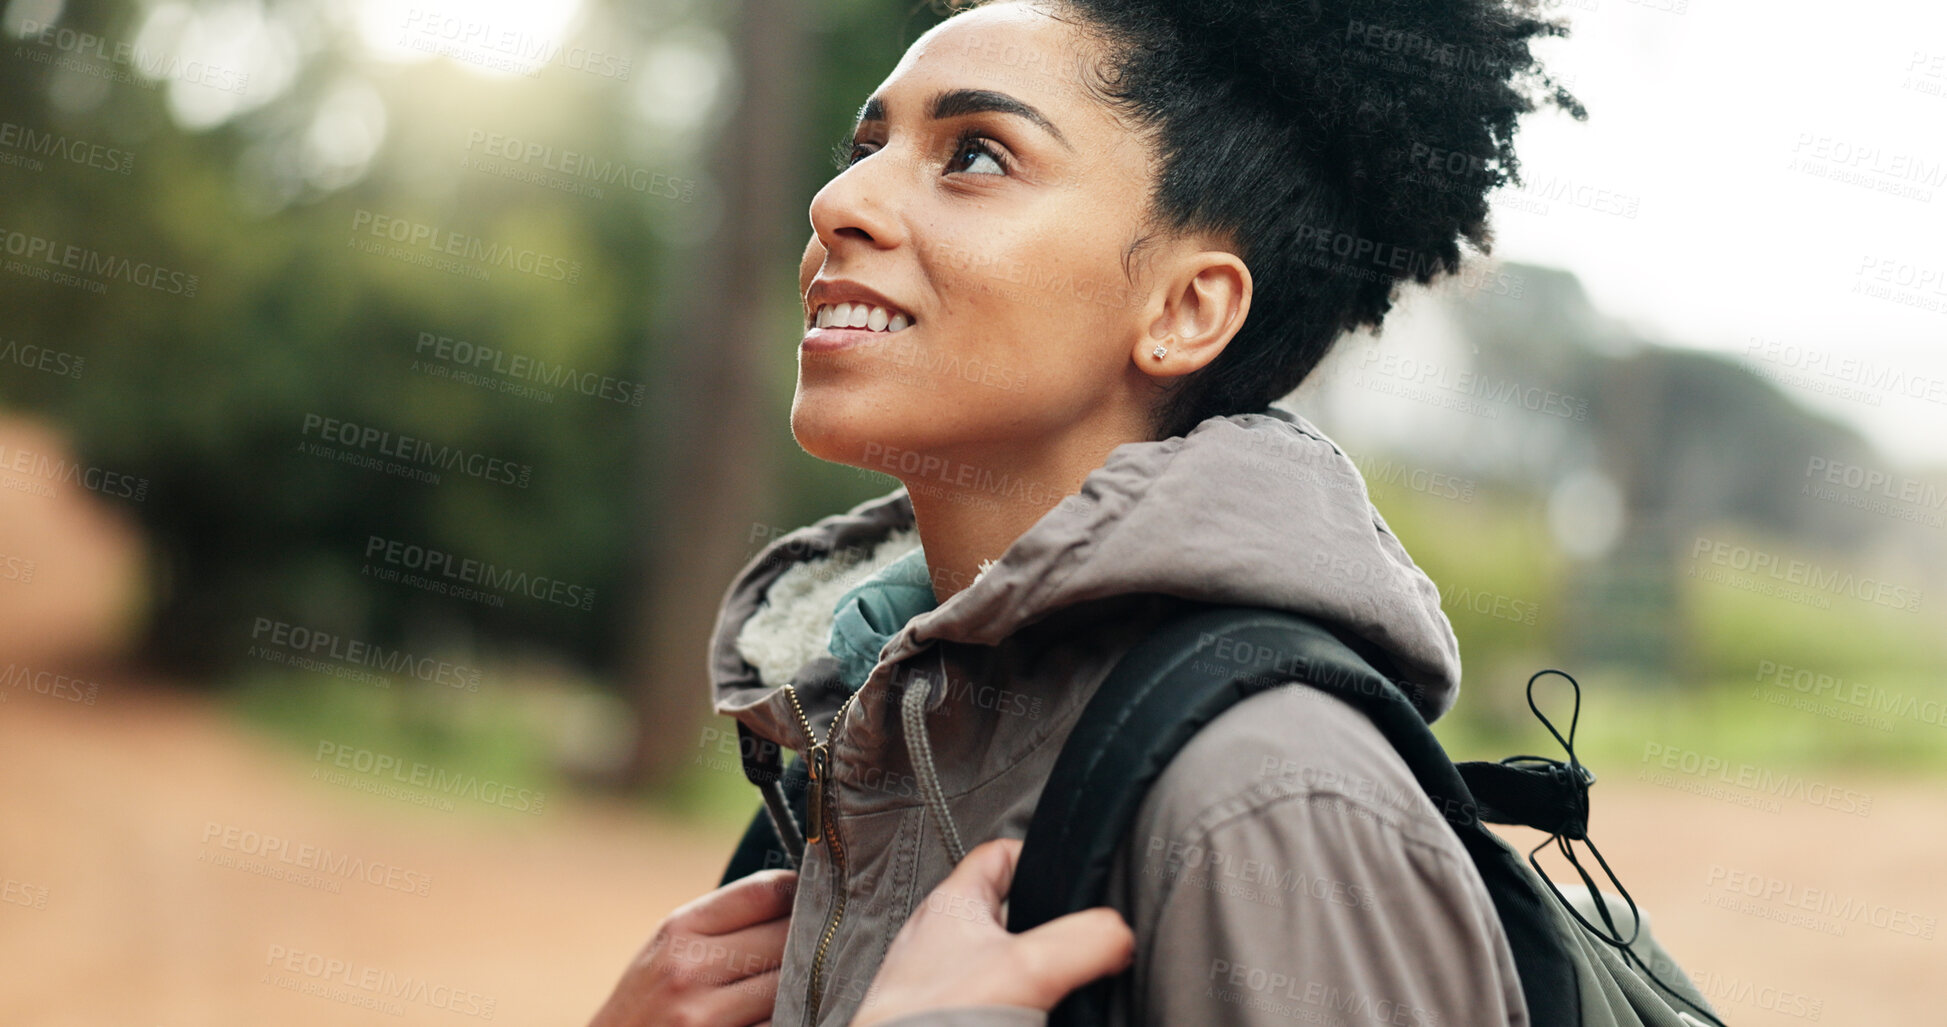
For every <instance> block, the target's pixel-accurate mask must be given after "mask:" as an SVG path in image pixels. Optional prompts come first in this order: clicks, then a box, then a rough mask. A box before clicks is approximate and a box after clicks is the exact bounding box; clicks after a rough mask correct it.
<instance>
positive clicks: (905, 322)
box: [811, 303, 913, 334]
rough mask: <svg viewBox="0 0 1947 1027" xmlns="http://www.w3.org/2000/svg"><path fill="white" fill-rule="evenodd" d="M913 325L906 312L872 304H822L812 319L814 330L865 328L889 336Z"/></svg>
mask: <svg viewBox="0 0 1947 1027" xmlns="http://www.w3.org/2000/svg"><path fill="white" fill-rule="evenodd" d="M912 323H913V319H912V318H911V317H908V316H907V315H906V313H905V312H904V311H901V310H892V309H889V308H887V307H881V306H875V305H873V304H870V303H825V304H820V305H819V307H818V310H817V313H815V314H814V315H813V316H812V319H811V327H813V328H863V329H865V330H866V331H869V332H885V333H887V334H891V333H893V332H901V331H905V330H906V328H907V327H909V326H911V325H912Z"/></svg>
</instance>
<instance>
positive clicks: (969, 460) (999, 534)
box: [899, 425, 1147, 604]
mask: <svg viewBox="0 0 1947 1027" xmlns="http://www.w3.org/2000/svg"><path fill="white" fill-rule="evenodd" d="M1145 438H1147V436H1146V435H1144V434H1143V433H1142V432H1141V431H1139V430H1135V429H1133V428H1125V429H1123V430H1118V431H1109V430H1102V429H1101V428H1099V427H1093V426H1088V425H1078V426H1076V430H1075V431H1072V432H1070V433H1068V434H1065V435H1062V436H1060V437H1057V438H1053V439H1050V440H1048V441H1046V442H1045V443H1042V444H1039V445H1037V446H1036V447H1035V448H1033V449H1032V450H1027V451H1024V450H1023V449H1021V448H1020V447H1015V448H1013V449H1010V450H1006V451H1002V450H999V449H996V448H993V447H965V448H960V447H956V448H955V449H954V450H953V451H952V452H951V453H943V452H934V453H931V454H929V456H930V457H933V458H934V459H932V460H931V461H930V463H929V464H928V471H927V472H926V473H922V474H914V475H905V474H902V475H899V479H900V481H901V482H903V483H904V484H905V486H906V491H907V494H908V496H909V497H910V498H911V500H912V504H913V521H914V524H915V526H916V527H917V528H918V529H919V539H920V545H921V546H922V547H923V548H924V549H925V550H926V564H927V571H928V573H929V574H930V575H931V576H932V581H933V594H934V596H935V597H936V598H937V599H938V600H939V601H940V602H941V603H942V604H944V603H945V602H946V601H947V600H948V599H949V598H951V597H953V596H954V595H956V594H958V593H960V592H961V591H963V590H965V589H966V587H967V586H968V585H971V584H973V579H974V576H975V575H976V574H978V573H979V572H980V565H981V563H982V562H984V561H987V560H998V559H1000V558H1001V554H1002V553H1004V552H1006V551H1007V547H1009V546H1011V545H1013V544H1014V540H1015V539H1017V538H1020V537H1021V535H1022V534H1023V533H1025V532H1026V531H1027V530H1028V529H1029V528H1031V527H1033V526H1034V524H1035V522H1037V521H1039V520H1040V519H1041V518H1042V517H1043V516H1044V515H1045V514H1047V512H1048V511H1049V510H1052V509H1054V507H1055V505H1056V504H1058V503H1060V502H1061V501H1062V500H1063V499H1064V498H1066V497H1068V496H1071V495H1074V494H1075V493H1077V492H1079V491H1081V487H1082V480H1083V479H1085V478H1087V477H1088V475H1089V472H1091V471H1093V470H1095V469H1096V468H1098V467H1100V466H1102V464H1103V463H1104V462H1105V461H1106V460H1107V459H1108V456H1109V452H1110V451H1111V450H1113V449H1115V447H1117V446H1119V445H1122V444H1123V443H1125V442H1136V441H1141V440H1143V439H1145Z"/></svg>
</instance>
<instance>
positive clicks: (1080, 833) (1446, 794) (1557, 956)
mask: <svg viewBox="0 0 1947 1027" xmlns="http://www.w3.org/2000/svg"><path fill="white" fill-rule="evenodd" d="M1221 640H1229V641H1230V642H1231V643H1232V646H1231V647H1230V649H1229V651H1230V652H1246V653H1257V654H1271V655H1273V656H1274V657H1275V659H1274V661H1273V662H1272V663H1271V665H1270V669H1269V670H1266V669H1265V668H1264V667H1263V666H1262V664H1263V662H1264V661H1262V660H1256V661H1253V662H1251V663H1249V664H1247V663H1242V662H1239V661H1237V660H1235V659H1223V658H1220V657H1218V656H1217V648H1216V647H1217V644H1218V642H1219V641H1221ZM1244 646H1249V647H1254V648H1248V649H1246V648H1241V647H1244ZM1293 682H1301V683H1303V684H1305V685H1308V686H1310V687H1312V688H1316V689H1318V690H1319V691H1322V692H1324V693H1326V694H1327V695H1331V696H1333V697H1335V698H1338V699H1340V700H1343V701H1344V702H1346V703H1348V704H1350V705H1351V706H1353V707H1355V708H1357V709H1358V710H1359V711H1360V712H1362V713H1364V714H1365V715H1366V716H1367V717H1368V718H1370V719H1371V720H1372V722H1373V725H1374V726H1375V727H1377V728H1378V729H1379V731H1380V733H1381V734H1383V735H1385V736H1386V738H1387V740H1388V741H1389V742H1391V743H1392V745H1393V747H1394V749H1395V750H1396V751H1398V752H1399V754H1400V757H1401V759H1403V760H1404V761H1405V763H1406V766H1407V768H1408V769H1409V770H1410V771H1411V772H1412V774H1413V776H1414V778H1415V780H1417V781H1418V782H1419V784H1420V786H1421V788H1422V789H1423V790H1424V791H1425V792H1426V793H1427V797H1428V798H1429V799H1431V800H1432V801H1433V804H1434V806H1435V808H1437V809H1439V810H1440V811H1441V813H1442V815H1443V816H1444V817H1445V818H1446V820H1447V822H1448V824H1450V825H1451V826H1452V827H1453V829H1454V832H1455V833H1456V834H1457V835H1458V836H1459V838H1460V841H1461V844H1462V845H1463V846H1464V847H1465V848H1466V849H1467V852H1468V854H1469V855H1470V856H1471V857H1472V858H1473V860H1474V865H1475V867H1476V868H1477V869H1478V870H1479V871H1480V874H1481V878H1482V880H1483V881H1484V882H1485V883H1486V885H1487V890H1488V894H1489V895H1490V896H1491V897H1492V898H1493V901H1494V905H1495V910H1496V912H1497V913H1498V914H1499V915H1500V920H1501V924H1502V928H1503V930H1504V932H1505V933H1506V935H1507V938H1508V942H1509V945H1510V947H1511V948H1512V949H1513V952H1514V959H1515V966H1516V969H1517V971H1518V972H1519V974H1520V977H1521V990H1522V993H1523V995H1524V997H1525V998H1526V1000H1527V1006H1528V1017H1529V1020H1530V1022H1532V1023H1536V1024H1573V1023H1576V1022H1579V1017H1580V1013H1579V1011H1580V1008H1581V1002H1580V996H1579V993H1578V990H1577V983H1576V977H1575V971H1574V967H1573V965H1572V963H1571V962H1570V954H1569V949H1568V944H1567V940H1566V939H1564V938H1563V937H1561V936H1560V935H1559V934H1558V933H1556V931H1555V929H1554V922H1553V920H1552V919H1551V917H1550V912H1549V908H1548V904H1549V903H1551V902H1553V901H1554V900H1553V899H1552V898H1550V897H1549V896H1548V895H1546V894H1545V893H1543V892H1542V891H1541V890H1540V889H1538V888H1537V887H1536V886H1535V885H1534V884H1533V883H1532V882H1531V881H1530V880H1529V878H1528V877H1527V876H1526V875H1525V874H1524V873H1523V871H1522V868H1521V866H1520V864H1519V863H1518V862H1517V861H1516V859H1515V857H1514V855H1513V853H1512V852H1510V851H1509V850H1508V849H1507V848H1506V847H1504V846H1502V845H1499V844H1497V843H1496V840H1495V839H1494V837H1493V836H1492V835H1491V834H1490V833H1489V831H1488V829H1487V827H1486V826H1485V825H1484V824H1483V823H1482V822H1481V820H1480V816H1479V807H1478V805H1477V803H1476V802H1475V800H1474V797H1473V795H1472V794H1471V793H1470V792H1469V791H1468V788H1467V784H1466V782H1465V781H1464V780H1463V779H1462V777H1461V774H1460V771H1459V770H1458V769H1456V768H1455V766H1454V764H1453V762H1452V761H1451V760H1450V759H1448V757H1447V754H1446V752H1445V750H1443V749H1442V748H1441V747H1440V743H1439V741H1438V740H1437V739H1436V738H1434V736H1433V732H1432V730H1431V729H1430V728H1428V726H1427V724H1426V721H1425V719H1424V718H1423V717H1421V716H1420V713H1419V711H1418V710H1417V709H1415V708H1414V706H1413V704H1412V703H1411V702H1410V701H1408V700H1407V698H1406V696H1405V695H1404V694H1403V693H1402V692H1401V691H1400V690H1399V688H1398V687H1397V686H1395V685H1394V684H1393V683H1392V682H1391V681H1390V680H1388V679H1387V678H1386V677H1385V676H1384V675H1382V674H1380V673H1379V672H1378V671H1376V670H1374V669H1373V667H1372V666H1371V664H1370V663H1369V662H1368V661H1366V660H1365V659H1364V658H1362V657H1361V656H1360V655H1359V654H1358V653H1356V652H1355V651H1354V650H1353V649H1352V648H1351V647H1350V646H1349V645H1348V644H1347V643H1346V641H1344V640H1341V639H1340V638H1338V637H1337V636H1335V635H1333V634H1332V633H1331V632H1330V631H1328V630H1327V629H1325V628H1324V627H1322V626H1320V625H1318V624H1316V623H1314V622H1312V621H1310V620H1308V619H1306V618H1303V617H1300V616H1298V615H1296V614H1292V613H1289V612H1286V611H1281V610H1271V609H1259V608H1247V607H1211V608H1205V609H1200V610H1197V611H1196V612H1193V613H1191V614H1188V615H1186V616H1183V617H1180V618H1177V619H1174V620H1172V621H1171V622H1170V623H1168V624H1166V625H1164V626H1163V627H1162V628H1161V629H1160V630H1159V631H1158V632H1157V633H1156V634H1154V635H1153V636H1151V637H1150V638H1148V639H1145V640H1144V641H1143V642H1141V643H1139V644H1138V645H1137V646H1136V647H1135V648H1134V649H1132V650H1131V651H1130V652H1129V653H1128V654H1127V655H1125V656H1124V657H1123V658H1122V660H1121V661H1120V662H1119V663H1118V664H1117V665H1116V667H1115V668H1114V669H1113V670H1112V671H1111V672H1110V674H1109V676H1108V677H1107V679H1105V680H1104V681H1103V683H1102V685H1101V687H1100V688H1099V689H1098V690H1097V691H1096V693H1095V695H1094V696H1093V697H1092V698H1091V699H1090V700H1089V703H1088V706H1087V707H1086V708H1085V709H1084V711H1083V713H1082V716H1081V719H1080V720H1079V721H1078V722H1077V723H1076V725H1075V727H1074V729H1073V731H1072V733H1071V734H1070V735H1069V737H1068V740H1067V742H1066V743H1065V744H1064V745H1063V747H1062V751H1061V754H1060V755H1059V756H1058V757H1057V758H1056V760H1055V767H1054V770H1053V772H1052V773H1051V774H1050V776H1049V778H1048V782H1047V784H1046V785H1045V786H1044V788H1043V790H1042V793H1041V800H1040V802H1039V803H1038V804H1037V805H1036V808H1035V811H1034V817H1033V819H1032V820H1031V821H1030V823H1029V825H1028V832H1027V837H1026V839H1025V840H1024V842H1023V846H1022V850H1021V856H1020V861H1019V863H1018V864H1017V866H1016V868H1015V874H1014V883H1013V887H1012V890H1011V892H1010V895H1009V898H1008V922H1007V927H1008V930H1010V931H1016V932H1019V931H1024V930H1028V929H1029V928H1032V927H1035V926H1038V925H1040V924H1043V923H1046V922H1047V921H1049V920H1052V919H1054V918H1055V917H1058V916H1062V915H1064V914H1067V913H1072V912H1075V911H1077V910H1082V909H1087V908H1089V907H1092V906H1097V905H1101V904H1102V903H1103V901H1104V896H1105V895H1106V892H1107V883H1108V876H1109V871H1110V867H1111V866H1112V864H1113V862H1114V859H1115V856H1116V853H1117V851H1118V850H1119V849H1120V848H1121V847H1122V843H1123V841H1124V839H1125V838H1126V837H1127V835H1128V833H1129V831H1130V830H1131V829H1132V828H1133V826H1134V823H1135V818H1136V814H1137V812H1138V811H1139V809H1140V807H1141V804H1142V801H1143V799H1144V797H1145V796H1146V795H1147V794H1148V792H1149V789H1150V787H1151V786H1152V785H1154V784H1155V782H1156V779H1157V778H1158V777H1159V776H1161V774H1162V772H1163V768H1164V767H1166V766H1168V765H1169V762H1170V760H1171V759H1173V758H1175V756H1176V754H1177V752H1179V751H1180V750H1181V749H1182V748H1183V746H1184V745H1186V744H1188V742H1189V740H1190V739H1191V737H1193V736H1194V735H1195V734H1196V733H1197V731H1199V730H1201V729H1202V728H1203V727H1204V726H1205V725H1207V724H1209V723H1210V722H1211V721H1212V720H1215V719H1216V718H1217V716H1218V715H1219V714H1221V713H1222V712H1223V711H1224V710H1226V709H1229V708H1230V706H1231V705H1232V704H1234V703H1236V702H1238V701H1240V700H1242V699H1244V698H1247V697H1249V696H1251V695H1254V694H1256V693H1258V692H1262V691H1265V690H1267V689H1269V688H1273V687H1278V686H1282V685H1288V684H1291V683H1293ZM1111 987H1112V983H1111V980H1102V981H1096V982H1094V983H1093V984H1090V985H1088V986H1085V987H1083V988H1080V989H1078V990H1076V991H1075V992H1072V993H1071V994H1070V995H1069V996H1068V997H1067V998H1066V999H1064V1000H1063V1001H1062V1003H1061V1004H1060V1005H1058V1006H1056V1007H1055V1009H1054V1010H1053V1011H1052V1012H1051V1013H1050V1015H1049V1020H1048V1023H1049V1027H1100V1025H1105V1024H1107V1023H1108V1008H1109V996H1110V994H1111V991H1110V989H1111Z"/></svg>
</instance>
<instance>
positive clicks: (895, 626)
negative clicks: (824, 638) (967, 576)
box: [826, 548, 939, 692]
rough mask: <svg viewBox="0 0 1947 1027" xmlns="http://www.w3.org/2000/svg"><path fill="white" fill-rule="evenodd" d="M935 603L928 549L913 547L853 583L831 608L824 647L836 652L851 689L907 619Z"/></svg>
mask: <svg viewBox="0 0 1947 1027" xmlns="http://www.w3.org/2000/svg"><path fill="white" fill-rule="evenodd" d="M938 605H939V600H937V599H936V598H934V596H933V580H932V578H931V576H930V575H929V574H928V573H927V569H926V552H925V551H924V550H922V549H918V548H915V549H914V550H913V551H912V552H910V553H907V554H906V555H905V556H902V557H900V558H899V559H897V560H894V561H893V562H891V563H889V564H886V565H885V566H884V567H881V568H879V570H878V571H877V572H876V573H874V574H873V575H872V576H870V577H868V578H866V579H865V580H864V581H862V582H860V583H858V584H857V585H854V586H852V590H851V591H849V592H847V593H845V595H844V597H843V598H841V599H839V601H838V605H837V606H836V607H834V608H833V610H832V614H833V616H832V635H831V641H830V642H828V643H827V644H826V648H827V649H829V650H830V651H831V654H832V655H833V656H836V657H838V674H839V677H840V678H841V679H842V680H844V682H845V685H846V687H847V688H848V689H849V690H851V691H854V692H856V691H858V690H859V688H860V686H862V685H864V684H865V677H866V675H867V674H870V673H872V668H873V667H875V666H877V665H878V663H879V651H880V650H881V649H884V648H885V646H886V643H887V642H888V641H890V640H891V639H892V636H893V635H896V634H898V633H899V629H900V628H903V627H905V626H906V622H907V621H909V620H912V619H913V618H914V617H917V616H919V615H920V614H922V613H925V612H926V611H928V610H931V609H933V608H934V607H935V606H938Z"/></svg>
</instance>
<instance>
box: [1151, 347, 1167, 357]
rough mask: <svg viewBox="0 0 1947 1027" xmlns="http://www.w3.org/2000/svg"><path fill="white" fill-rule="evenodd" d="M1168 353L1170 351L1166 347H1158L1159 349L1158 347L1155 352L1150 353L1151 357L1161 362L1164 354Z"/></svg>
mask: <svg viewBox="0 0 1947 1027" xmlns="http://www.w3.org/2000/svg"><path fill="white" fill-rule="evenodd" d="M1168 352H1169V350H1168V349H1167V348H1165V347H1162V346H1158V347H1156V348H1155V349H1153V350H1150V351H1149V355H1150V356H1152V357H1155V358H1156V359H1158V360H1161V359H1163V354H1165V353H1168Z"/></svg>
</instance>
